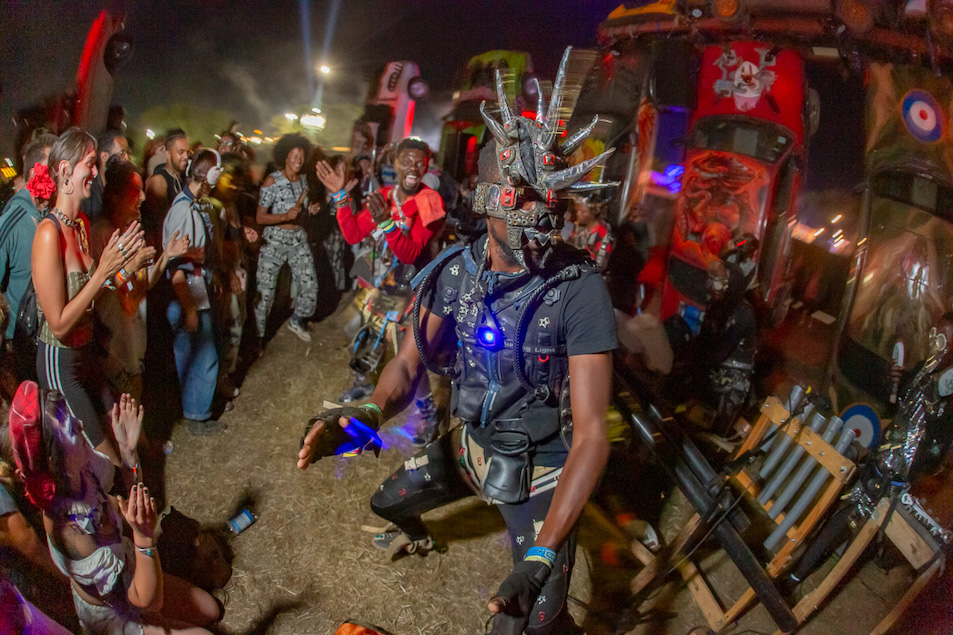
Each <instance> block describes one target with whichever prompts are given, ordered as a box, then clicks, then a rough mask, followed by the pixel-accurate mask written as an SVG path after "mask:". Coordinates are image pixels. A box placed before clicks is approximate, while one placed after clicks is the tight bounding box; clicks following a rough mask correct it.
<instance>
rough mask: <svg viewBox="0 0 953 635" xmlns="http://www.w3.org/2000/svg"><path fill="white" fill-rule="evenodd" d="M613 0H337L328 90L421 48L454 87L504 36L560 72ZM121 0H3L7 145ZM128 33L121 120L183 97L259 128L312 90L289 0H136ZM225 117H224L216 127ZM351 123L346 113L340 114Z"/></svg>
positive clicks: (427, 65)
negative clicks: (21, 117) (21, 115)
mask: <svg viewBox="0 0 953 635" xmlns="http://www.w3.org/2000/svg"><path fill="white" fill-rule="evenodd" d="M310 4H311V27H312V28H311V34H312V44H311V46H312V57H313V58H314V61H315V62H317V61H318V56H319V54H320V51H321V50H322V43H323V40H324V33H325V23H326V21H327V15H328V10H329V8H330V2H329V1H327V0H314V1H313V2H311V3H310ZM618 4H619V0H584V1H578V0H577V1H576V2H570V1H567V0H534V1H527V0H523V1H516V0H480V1H475V0H465V1H464V0H343V1H342V2H341V9H340V14H339V16H338V20H337V28H336V29H335V32H334V35H333V39H332V43H331V46H330V54H329V59H328V63H329V65H330V66H331V67H332V69H333V70H334V74H333V75H332V78H331V79H330V80H329V82H328V85H327V88H326V89H325V99H326V101H330V100H331V99H333V98H334V97H335V95H337V96H339V97H345V98H346V97H348V96H353V97H352V98H353V99H355V100H359V99H361V98H362V97H363V92H362V88H363V87H364V86H366V82H367V80H368V79H369V78H370V77H371V75H372V74H373V73H374V71H375V70H377V69H378V68H379V67H381V66H382V65H383V64H384V63H385V62H387V61H389V60H401V59H409V60H416V61H417V62H418V64H419V65H420V67H421V72H422V76H423V77H424V78H425V79H427V80H428V81H429V82H430V83H431V86H432V88H433V89H434V90H435V91H440V90H450V89H451V88H453V83H454V77H455V75H456V73H457V72H458V70H459V69H460V68H461V67H462V66H463V64H464V63H465V62H466V61H467V60H468V59H469V58H470V57H471V56H473V55H476V54H478V53H482V52H484V51H488V50H492V49H496V48H503V49H520V50H525V51H527V52H529V53H530V54H531V55H532V57H533V61H534V65H535V68H536V71H537V73H540V74H541V75H542V76H543V77H551V76H552V75H554V74H555V70H556V66H557V65H558V63H559V58H560V55H561V53H562V50H563V48H564V47H565V46H566V45H569V44H572V45H574V46H593V45H594V44H595V43H596V30H597V27H598V25H599V23H600V22H602V21H604V20H605V18H606V16H608V14H609V12H610V11H611V10H612V9H614V8H615V7H616V6H618ZM106 6H115V3H106V2H95V1H89V2H82V3H79V2H50V1H47V0H44V1H29V2H27V1H23V0H3V2H0V80H2V85H3V96H2V100H0V122H2V123H0V149H2V150H3V151H4V152H9V151H10V148H11V138H12V134H13V129H12V126H11V121H10V118H11V115H12V114H13V113H14V112H15V111H16V110H17V109H18V108H22V107H24V106H27V105H30V104H33V103H36V102H38V101H39V100H40V99H41V98H43V97H44V96H48V95H53V94H56V93H59V92H62V91H64V90H66V89H67V88H69V87H70V86H71V85H72V83H73V82H74V81H75V76H76V70H77V66H78V64H79V58H80V54H81V53H82V49H83V45H84V43H85V38H86V34H87V32H88V31H89V27H90V26H91V25H92V23H93V21H94V20H95V18H96V16H97V15H98V14H99V11H100V10H101V9H102V8H104V7H106ZM125 6H126V8H127V15H128V18H127V21H126V30H127V32H128V33H129V35H130V36H131V37H132V38H133V40H134V42H135V52H134V55H133V57H132V59H131V60H130V61H129V62H128V63H127V64H126V65H125V66H124V67H122V68H121V69H120V71H119V72H118V73H117V77H116V81H115V89H114V95H113V101H114V102H116V103H121V104H123V105H124V106H125V107H126V110H127V112H128V119H129V120H130V121H132V122H133V123H136V122H137V116H138V115H139V114H140V113H142V112H143V111H145V110H147V109H148V108H150V107H152V106H155V105H159V104H172V103H177V102H182V103H189V104H194V105H197V106H202V107H209V108H217V109H223V110H226V111H228V112H230V113H232V114H233V115H234V116H235V118H236V119H238V120H239V121H241V122H242V125H243V128H248V129H250V128H254V127H261V126H264V125H266V124H267V123H268V121H269V120H270V119H271V118H272V117H273V116H274V115H275V114H279V113H283V112H285V111H287V110H288V109H289V108H291V107H292V106H294V105H297V104H302V103H306V102H310V99H311V96H310V95H308V90H307V80H306V76H305V55H304V45H303V38H302V31H301V21H300V8H299V3H298V2H297V0H276V1H272V2H267V3H266V2H251V1H249V0H230V1H225V0H206V1H193V2H183V1H180V0H170V1H163V2H130V3H127V4H126V5H125ZM226 123H227V122H225V121H223V122H222V124H223V126H224V125H225V124H226ZM347 125H348V127H350V122H348V124H347Z"/></svg>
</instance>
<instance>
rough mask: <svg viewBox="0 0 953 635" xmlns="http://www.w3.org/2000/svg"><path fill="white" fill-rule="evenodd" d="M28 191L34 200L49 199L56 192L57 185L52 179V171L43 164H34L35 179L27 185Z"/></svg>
mask: <svg viewBox="0 0 953 635" xmlns="http://www.w3.org/2000/svg"><path fill="white" fill-rule="evenodd" d="M26 189H28V190H29V191H30V194H32V195H33V197H34V198H41V199H44V200H46V199H49V198H50V197H51V196H53V192H55V191H56V185H54V184H53V179H52V178H50V169H49V168H48V167H47V166H45V165H43V164H42V163H34V164H33V178H31V179H30V180H29V182H28V183H27V184H26Z"/></svg>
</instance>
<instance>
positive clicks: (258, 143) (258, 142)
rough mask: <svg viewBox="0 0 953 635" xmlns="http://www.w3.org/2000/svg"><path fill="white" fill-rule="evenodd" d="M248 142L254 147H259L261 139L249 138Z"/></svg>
mask: <svg viewBox="0 0 953 635" xmlns="http://www.w3.org/2000/svg"><path fill="white" fill-rule="evenodd" d="M249 141H251V142H252V143H254V144H255V145H261V137H251V138H250V139H249Z"/></svg>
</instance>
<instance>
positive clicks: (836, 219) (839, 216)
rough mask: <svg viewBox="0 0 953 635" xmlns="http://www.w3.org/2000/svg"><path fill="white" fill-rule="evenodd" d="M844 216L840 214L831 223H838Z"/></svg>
mask: <svg viewBox="0 0 953 635" xmlns="http://www.w3.org/2000/svg"><path fill="white" fill-rule="evenodd" d="M842 216H843V214H838V215H837V216H835V217H834V218H832V219H831V223H836V222H837V221H839V220H840V219H841V217H842Z"/></svg>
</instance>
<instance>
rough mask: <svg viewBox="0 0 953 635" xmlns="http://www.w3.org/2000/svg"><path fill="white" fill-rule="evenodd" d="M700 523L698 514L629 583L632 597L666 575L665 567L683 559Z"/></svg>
mask: <svg viewBox="0 0 953 635" xmlns="http://www.w3.org/2000/svg"><path fill="white" fill-rule="evenodd" d="M700 522H701V516H699V515H698V514H695V515H694V516H692V518H691V519H690V520H689V521H688V523H687V524H686V525H685V526H684V527H683V528H682V530H681V531H680V532H679V533H678V535H677V536H675V540H673V541H672V544H671V545H669V546H666V547H664V548H663V549H662V552H661V553H659V554H658V555H657V556H655V557H653V559H652V561H651V562H649V563H648V564H646V565H645V567H644V568H643V569H642V570H641V571H639V574H638V575H637V576H635V578H633V579H632V582H631V583H629V590H630V591H631V592H632V595H637V594H638V593H639V592H640V591H641V590H642V589H644V588H645V587H647V586H648V585H649V584H650V583H651V582H652V581H653V580H654V579H655V578H656V577H657V576H659V575H661V574H662V573H665V570H664V569H663V567H668V566H669V565H670V564H671V563H672V562H673V561H674V560H675V558H678V557H681V551H682V547H684V546H685V543H686V542H688V539H689V538H691V537H692V534H693V533H694V532H695V530H696V529H697V528H698V524H699V523H700Z"/></svg>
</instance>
